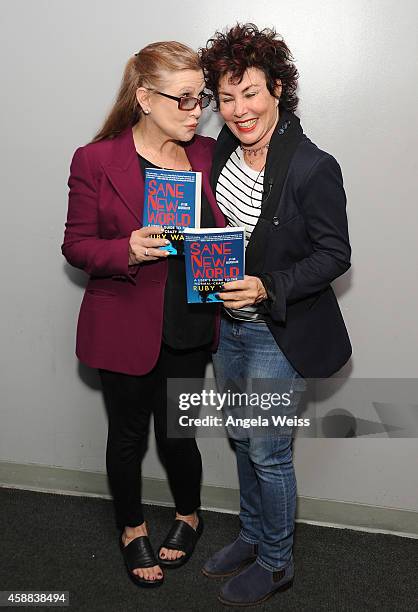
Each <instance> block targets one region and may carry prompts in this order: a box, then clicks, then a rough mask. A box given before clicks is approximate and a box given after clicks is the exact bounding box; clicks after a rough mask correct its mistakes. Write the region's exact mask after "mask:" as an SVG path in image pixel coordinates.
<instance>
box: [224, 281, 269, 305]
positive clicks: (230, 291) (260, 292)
mask: <svg viewBox="0 0 418 612" xmlns="http://www.w3.org/2000/svg"><path fill="white" fill-rule="evenodd" d="M218 295H219V297H220V298H221V300H224V305H225V306H226V307H227V308H242V307H243V306H252V305H253V304H259V303H260V302H262V301H263V300H265V299H266V298H267V293H266V290H265V288H264V285H263V283H262V282H261V280H260V279H259V278H258V277H257V276H247V275H245V276H244V280H237V281H231V282H229V283H225V284H224V286H223V290H222V291H220V292H219V293H218Z"/></svg>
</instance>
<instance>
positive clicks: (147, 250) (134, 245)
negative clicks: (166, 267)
mask: <svg viewBox="0 0 418 612" xmlns="http://www.w3.org/2000/svg"><path fill="white" fill-rule="evenodd" d="M163 231H164V230H163V228H162V227H160V226H155V225H154V226H150V227H141V229H139V230H135V231H134V232H132V234H131V237H130V239H129V265H130V266H134V265H136V264H139V263H144V262H148V261H156V260H157V259H164V258H165V257H167V255H168V251H166V250H163V249H162V247H165V246H167V245H169V244H170V242H169V240H167V239H165V238H151V236H155V235H156V234H162V233H163Z"/></svg>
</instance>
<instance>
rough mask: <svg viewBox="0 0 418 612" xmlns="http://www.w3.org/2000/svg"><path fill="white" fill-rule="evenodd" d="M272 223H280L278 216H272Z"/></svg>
mask: <svg viewBox="0 0 418 612" xmlns="http://www.w3.org/2000/svg"><path fill="white" fill-rule="evenodd" d="M273 225H275V226H277V225H280V221H279V217H273Z"/></svg>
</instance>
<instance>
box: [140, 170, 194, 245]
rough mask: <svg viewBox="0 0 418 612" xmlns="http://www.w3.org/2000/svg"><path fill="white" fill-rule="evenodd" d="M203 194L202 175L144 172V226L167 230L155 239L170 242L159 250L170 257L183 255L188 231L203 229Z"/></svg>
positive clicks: (163, 171)
mask: <svg viewBox="0 0 418 612" xmlns="http://www.w3.org/2000/svg"><path fill="white" fill-rule="evenodd" d="M201 192H202V173H201V172H188V171H186V170H165V169H163V168H146V169H145V197H144V218H143V225H144V227H147V226H150V225H161V226H162V227H163V228H164V233H163V234H155V237H159V238H166V239H167V240H170V245H169V246H167V247H160V248H161V249H164V250H166V251H168V252H169V254H170V255H183V252H184V236H183V231H184V229H185V228H186V227H191V228H199V227H200V208H201ZM153 237H154V236H153Z"/></svg>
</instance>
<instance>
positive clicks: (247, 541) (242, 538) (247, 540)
mask: <svg viewBox="0 0 418 612" xmlns="http://www.w3.org/2000/svg"><path fill="white" fill-rule="evenodd" d="M238 537H239V538H240V539H241V540H243V541H244V542H246V543H247V544H258V540H253V538H249V537H248V536H246V535H245V534H244V532H243V530H242V529H241V531H240V532H239V536H238Z"/></svg>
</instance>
